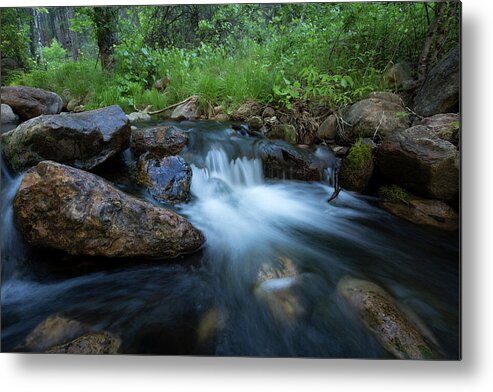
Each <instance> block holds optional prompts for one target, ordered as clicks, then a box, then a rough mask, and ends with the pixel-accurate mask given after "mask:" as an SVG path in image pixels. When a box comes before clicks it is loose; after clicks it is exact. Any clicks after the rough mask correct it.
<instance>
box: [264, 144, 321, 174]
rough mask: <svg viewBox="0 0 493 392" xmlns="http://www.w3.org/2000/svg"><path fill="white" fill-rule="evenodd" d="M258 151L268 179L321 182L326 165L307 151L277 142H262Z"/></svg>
mask: <svg viewBox="0 0 493 392" xmlns="http://www.w3.org/2000/svg"><path fill="white" fill-rule="evenodd" d="M258 151H259V155H260V158H261V159H262V162H263V169H264V174H265V176H266V177H268V178H282V179H284V178H288V179H294V180H301V181H320V180H321V179H322V178H323V169H324V163H323V162H322V161H321V160H320V159H318V158H317V157H316V156H315V155H313V154H312V153H310V152H309V151H307V150H303V149H300V148H297V147H295V146H292V145H291V144H289V143H287V142H285V141H281V140H276V141H266V140H261V141H260V142H259V144H258Z"/></svg>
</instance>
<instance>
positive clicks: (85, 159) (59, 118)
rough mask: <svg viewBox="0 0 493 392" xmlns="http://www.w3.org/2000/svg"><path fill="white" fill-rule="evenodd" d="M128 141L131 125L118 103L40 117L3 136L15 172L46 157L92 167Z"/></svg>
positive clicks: (84, 167) (79, 166) (77, 165)
mask: <svg viewBox="0 0 493 392" xmlns="http://www.w3.org/2000/svg"><path fill="white" fill-rule="evenodd" d="M129 140H130V125H129V123H128V119H127V117H126V116H125V113H123V111H122V110H121V109H120V107H119V106H109V107H106V108H102V109H97V110H91V111H88V112H84V113H68V114H64V115H47V116H39V117H36V118H33V119H31V120H28V121H26V122H24V123H22V124H21V125H19V126H18V127H17V128H16V129H13V130H12V131H9V132H7V133H5V134H3V135H2V137H1V141H2V148H3V152H4V154H5V156H6V158H7V160H8V161H9V163H10V165H11V166H12V168H13V169H14V170H16V171H19V170H23V169H25V168H27V167H30V166H33V165H36V164H37V163H38V162H41V161H44V160H53V161H56V162H60V163H66V164H68V165H72V166H74V167H78V168H81V169H86V170H90V169H92V168H94V167H95V166H97V165H99V164H101V163H103V162H105V161H106V160H108V159H109V158H111V157H113V156H115V155H116V154H118V153H120V152H121V151H123V150H125V149H126V148H128V145H129Z"/></svg>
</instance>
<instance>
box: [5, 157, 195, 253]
mask: <svg viewBox="0 0 493 392" xmlns="http://www.w3.org/2000/svg"><path fill="white" fill-rule="evenodd" d="M14 214H15V223H16V226H17V228H18V229H19V230H20V232H21V233H22V234H23V236H24V238H25V239H26V241H27V242H28V243H29V244H31V245H33V246H40V247H48V248H54V249H59V250H62V251H65V252H67V253H69V254H73V255H89V256H105V257H143V258H144V257H149V258H169V257H175V256H178V255H179V254H182V253H190V252H193V251H195V250H197V249H198V248H200V247H201V246H202V244H203V242H204V238H203V236H202V234H201V233H200V232H199V231H198V230H197V229H195V228H194V227H193V226H192V225H191V224H190V223H189V222H188V221H187V220H186V219H185V218H183V217H182V216H180V215H178V214H176V213H175V212H173V211H171V210H168V209H166V208H161V207H156V206H153V205H152V204H150V203H148V202H145V201H142V200H139V199H137V198H135V197H133V196H129V195H127V194H125V193H123V192H121V191H120V190H118V189H116V188H114V187H113V186H112V185H110V184H109V183H108V182H106V181H105V180H103V179H102V178H100V177H98V176H96V175H94V174H91V173H87V172H84V171H82V170H79V169H75V168H73V167H70V166H65V165H61V164H59V163H55V162H51V161H44V162H41V163H39V164H38V165H37V166H36V167H33V168H31V169H30V170H29V171H28V172H27V173H26V174H25V176H24V178H23V180H22V183H21V185H20V187H19V190H18V191H17V194H16V196H15V199H14Z"/></svg>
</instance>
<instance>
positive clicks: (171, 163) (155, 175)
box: [137, 153, 192, 204]
mask: <svg viewBox="0 0 493 392" xmlns="http://www.w3.org/2000/svg"><path fill="white" fill-rule="evenodd" d="M137 179H138V181H139V183H141V184H143V185H145V186H146V187H147V189H148V190H149V192H150V193H151V195H152V196H153V197H154V198H155V199H157V200H159V201H164V202H167V203H170V204H175V203H181V202H184V201H187V200H188V199H189V198H190V184H191V182H192V169H191V167H190V165H189V164H188V163H187V162H185V160H184V159H183V158H182V157H180V156H171V157H163V158H158V157H156V156H152V155H151V154H149V153H145V154H143V155H141V156H140V158H139V164H138V174H137Z"/></svg>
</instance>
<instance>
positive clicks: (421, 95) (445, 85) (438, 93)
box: [414, 45, 460, 117]
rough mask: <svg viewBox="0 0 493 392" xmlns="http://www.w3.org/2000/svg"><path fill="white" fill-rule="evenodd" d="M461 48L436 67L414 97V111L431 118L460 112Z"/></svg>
mask: <svg viewBox="0 0 493 392" xmlns="http://www.w3.org/2000/svg"><path fill="white" fill-rule="evenodd" d="M459 102H460V46H459V45H458V46H456V47H455V48H454V49H452V50H450V51H449V52H448V53H447V54H446V55H445V57H444V58H443V59H442V60H441V61H440V62H439V63H438V64H437V65H435V66H434V67H433V68H432V69H431V71H430V72H429V74H428V75H427V76H426V79H425V81H424V83H423V86H422V87H421V89H420V90H419V91H418V93H417V94H416V96H415V97H414V111H415V112H416V113H418V114H420V115H421V116H424V117H429V116H433V115H434V114H438V113H451V112H458V111H459Z"/></svg>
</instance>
